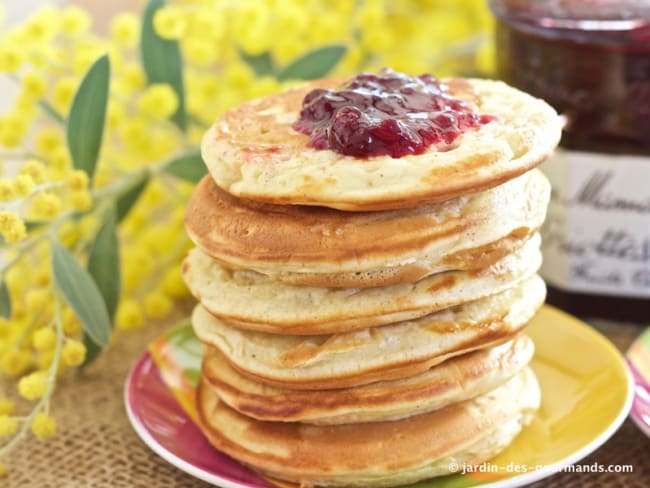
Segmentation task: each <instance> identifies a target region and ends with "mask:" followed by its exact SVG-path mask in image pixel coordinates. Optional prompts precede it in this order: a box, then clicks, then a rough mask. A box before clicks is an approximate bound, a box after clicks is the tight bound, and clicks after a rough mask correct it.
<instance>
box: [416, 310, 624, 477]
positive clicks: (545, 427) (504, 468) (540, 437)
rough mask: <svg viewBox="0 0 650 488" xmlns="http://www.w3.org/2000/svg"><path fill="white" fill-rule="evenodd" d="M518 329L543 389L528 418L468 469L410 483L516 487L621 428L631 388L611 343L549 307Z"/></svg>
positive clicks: (583, 452)
mask: <svg viewBox="0 0 650 488" xmlns="http://www.w3.org/2000/svg"><path fill="white" fill-rule="evenodd" d="M525 331H526V333H527V334H528V335H529V336H530V337H532V339H533V341H534V342H535V357H534V358H533V362H532V367H533V370H534V371H535V374H536V375H537V378H538V379H539V383H540V386H541V389H542V406H541V408H540V410H539V412H538V414H537V416H536V417H535V419H534V420H533V423H532V424H531V425H529V426H528V427H526V428H525V429H524V430H523V431H522V432H521V434H520V435H519V436H518V437H517V438H516V439H515V441H514V442H513V443H512V444H511V445H510V446H509V447H508V448H507V449H506V450H505V451H503V452H502V453H501V454H499V455H498V456H497V457H495V458H493V459H491V460H490V461H489V462H488V463H484V464H483V465H480V466H477V467H476V468H475V470H474V471H473V472H466V474H465V475H463V476H461V475H454V476H449V477H446V478H443V479H442V480H439V481H438V482H436V481H434V480H432V481H426V482H421V483H417V484H415V485H413V487H415V486H417V487H418V488H425V487H427V488H429V487H431V488H433V487H434V486H435V487H436V488H440V487H445V488H447V487H453V488H460V487H466V486H491V487H497V486H498V487H514V486H521V485H523V484H527V483H531V482H533V481H536V480H539V479H541V478H544V477H546V476H549V475H551V474H553V473H554V472H557V471H558V470H559V469H560V467H562V466H567V465H569V464H573V463H576V462H577V461H579V460H580V459H582V458H583V457H585V456H586V455H588V454H589V453H591V452H592V451H594V450H595V449H597V448H598V447H600V446H601V445H602V444H603V443H604V442H605V441H606V440H607V439H609V438H610V437H611V436H612V435H613V434H614V432H616V430H617V429H618V428H619V427H620V425H621V423H622V422H623V420H625V417H626V416H627V414H628V412H629V410H630V406H631V404H632V398H633V393H634V389H633V385H632V378H631V376H630V372H629V370H628V368H627V366H626V364H625V360H624V359H623V357H622V355H621V353H620V352H619V351H618V350H617V349H616V348H615V347H614V345H613V344H612V343H611V342H610V341H609V340H608V339H606V338H605V337H604V336H603V335H601V334H600V333H599V332H597V331H596V330H594V329H593V328H592V327H590V326H589V325H587V324H585V323H583V322H581V321H580V320H578V319H576V318H574V317H572V316H570V315H568V314H566V313H564V312H562V311H560V310H558V309H556V308H553V307H550V306H548V305H547V306H544V307H543V308H542V309H541V310H540V311H539V313H538V314H537V315H536V316H535V318H534V319H533V320H532V322H531V323H530V325H529V326H528V327H527V328H526V330H525ZM441 481H442V483H441Z"/></svg>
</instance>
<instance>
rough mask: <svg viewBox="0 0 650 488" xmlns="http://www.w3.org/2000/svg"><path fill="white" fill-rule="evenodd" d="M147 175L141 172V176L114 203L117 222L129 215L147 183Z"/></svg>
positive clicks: (148, 177)
mask: <svg viewBox="0 0 650 488" xmlns="http://www.w3.org/2000/svg"><path fill="white" fill-rule="evenodd" d="M149 179H150V176H149V173H146V172H143V173H142V175H141V176H140V177H139V178H138V179H136V180H135V181H134V182H133V184H132V185H131V186H130V187H129V189H128V190H126V191H125V192H124V193H122V195H120V197H119V198H118V199H117V202H116V203H115V210H116V213H117V221H118V222H121V221H122V219H123V218H124V217H126V216H127V215H128V214H129V211H130V210H131V208H132V207H133V205H135V204H136V203H137V201H138V198H140V195H141V194H142V192H143V191H144V189H145V188H146V187H147V183H149Z"/></svg>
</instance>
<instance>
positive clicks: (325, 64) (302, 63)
mask: <svg viewBox="0 0 650 488" xmlns="http://www.w3.org/2000/svg"><path fill="white" fill-rule="evenodd" d="M345 51H346V47H345V46H343V45H341V44H333V45H331V46H325V47H321V48H318V49H314V50H313V51H309V52H308V53H306V54H304V55H302V56H300V57H299V58H298V59H296V60H294V61H293V62H292V63H291V64H290V65H289V66H287V67H286V68H284V69H283V70H282V71H281V72H280V73H279V74H278V80H280V81H286V80H313V79H316V78H321V77H323V76H325V75H326V74H327V73H329V72H330V71H331V69H332V68H334V66H336V63H338V62H339V61H340V59H341V58H342V57H343V55H344V54H345Z"/></svg>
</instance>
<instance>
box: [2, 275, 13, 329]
mask: <svg viewBox="0 0 650 488" xmlns="http://www.w3.org/2000/svg"><path fill="white" fill-rule="evenodd" d="M0 317H4V318H5V319H8V318H9V317H11V295H9V287H8V286H7V283H6V282H5V280H2V282H0Z"/></svg>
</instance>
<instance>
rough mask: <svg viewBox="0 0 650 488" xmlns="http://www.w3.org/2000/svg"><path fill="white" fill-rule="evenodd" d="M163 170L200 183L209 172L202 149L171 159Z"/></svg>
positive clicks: (191, 181)
mask: <svg viewBox="0 0 650 488" xmlns="http://www.w3.org/2000/svg"><path fill="white" fill-rule="evenodd" d="M163 171H164V172H165V173H168V174H170V175H173V176H176V177H177V178H180V179H182V180H186V181H189V182H190V183H198V182H199V180H200V179H201V178H203V177H204V176H205V174H206V172H207V171H206V168H205V163H204V162H203V158H201V152H200V151H194V152H191V153H188V154H184V155H183V156H180V157H178V158H176V159H173V160H171V161H170V162H169V163H167V164H166V165H165V167H164V169H163Z"/></svg>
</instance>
